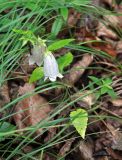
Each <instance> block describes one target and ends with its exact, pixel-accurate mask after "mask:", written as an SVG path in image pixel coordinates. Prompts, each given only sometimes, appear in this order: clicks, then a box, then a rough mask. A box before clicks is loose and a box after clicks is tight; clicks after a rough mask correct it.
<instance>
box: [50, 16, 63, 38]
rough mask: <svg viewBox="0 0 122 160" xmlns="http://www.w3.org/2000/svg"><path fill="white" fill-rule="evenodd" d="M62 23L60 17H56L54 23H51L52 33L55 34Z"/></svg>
mask: <svg viewBox="0 0 122 160" xmlns="http://www.w3.org/2000/svg"><path fill="white" fill-rule="evenodd" d="M62 25H63V19H62V17H58V18H56V20H55V21H54V23H53V25H52V29H51V33H52V35H54V36H57V34H58V33H59V31H60V30H61V28H62Z"/></svg>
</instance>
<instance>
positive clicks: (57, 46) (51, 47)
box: [48, 39, 74, 51]
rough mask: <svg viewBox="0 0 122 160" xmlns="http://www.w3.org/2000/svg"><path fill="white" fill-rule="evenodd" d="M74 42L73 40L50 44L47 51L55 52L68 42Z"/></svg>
mask: <svg viewBox="0 0 122 160" xmlns="http://www.w3.org/2000/svg"><path fill="white" fill-rule="evenodd" d="M72 41H74V39H63V40H59V41H57V42H54V43H52V44H51V45H49V46H48V50H50V51H55V50H57V49H60V48H63V47H64V46H66V45H68V44H69V43H70V42H72Z"/></svg>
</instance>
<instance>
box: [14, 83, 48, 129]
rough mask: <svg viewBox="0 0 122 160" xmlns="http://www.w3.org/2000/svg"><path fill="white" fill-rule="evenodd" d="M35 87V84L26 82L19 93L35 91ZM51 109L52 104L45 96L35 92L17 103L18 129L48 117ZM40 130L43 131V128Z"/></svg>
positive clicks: (16, 119) (16, 117)
mask: <svg viewBox="0 0 122 160" xmlns="http://www.w3.org/2000/svg"><path fill="white" fill-rule="evenodd" d="M34 88H35V87H34V85H33V84H28V83H26V84H25V85H24V86H23V87H20V88H19V95H24V94H27V93H30V92H33V90H34ZM50 111H51V106H50V105H49V104H48V102H47V101H46V100H45V99H44V98H43V97H41V96H39V95H38V94H35V95H31V96H29V97H27V98H25V99H23V100H22V101H20V102H18V103H17V105H16V106H15V113H16V114H15V115H14V120H15V123H16V125H17V127H18V129H23V128H25V127H27V126H34V125H36V124H38V123H39V122H40V121H41V120H43V119H46V118H47V116H48V114H49V112H50ZM38 131H42V129H39V130H38Z"/></svg>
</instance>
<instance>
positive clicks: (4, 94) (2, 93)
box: [0, 83, 10, 108]
mask: <svg viewBox="0 0 122 160" xmlns="http://www.w3.org/2000/svg"><path fill="white" fill-rule="evenodd" d="M9 102H10V97H9V89H8V84H7V83H5V84H3V86H2V87H0V108H1V107H3V106H4V105H5V104H7V103H9Z"/></svg>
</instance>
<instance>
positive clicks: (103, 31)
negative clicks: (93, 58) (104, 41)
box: [97, 22, 118, 40]
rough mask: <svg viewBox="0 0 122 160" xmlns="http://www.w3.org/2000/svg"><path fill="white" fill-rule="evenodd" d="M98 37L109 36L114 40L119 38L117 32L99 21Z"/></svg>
mask: <svg viewBox="0 0 122 160" xmlns="http://www.w3.org/2000/svg"><path fill="white" fill-rule="evenodd" d="M97 36H98V37H104V38H109V39H112V40H118V37H117V34H115V33H114V32H113V31H112V30H110V28H107V26H105V25H104V24H103V23H101V22H99V25H98V30H97Z"/></svg>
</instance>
